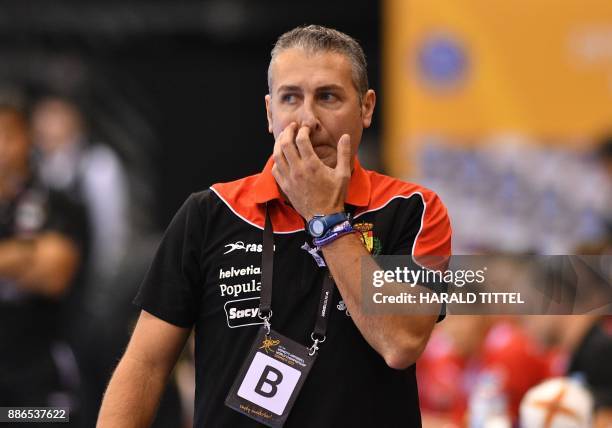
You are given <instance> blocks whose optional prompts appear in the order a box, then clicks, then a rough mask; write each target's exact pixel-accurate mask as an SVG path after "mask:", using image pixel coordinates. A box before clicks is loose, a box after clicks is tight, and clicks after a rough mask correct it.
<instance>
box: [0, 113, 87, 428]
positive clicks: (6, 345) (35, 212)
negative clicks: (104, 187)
mask: <svg viewBox="0 0 612 428" xmlns="http://www.w3.org/2000/svg"><path fill="white" fill-rule="evenodd" d="M29 159H30V139H29V135H28V131H27V123H26V119H25V118H24V116H23V114H22V113H21V112H20V111H19V110H17V109H15V108H13V107H9V106H0V343H1V344H2V345H1V347H2V351H1V352H0V405H1V406H60V405H62V406H70V407H73V404H74V402H73V401H71V397H70V392H71V391H70V389H71V388H73V387H75V386H76V385H75V383H74V382H76V381H77V380H78V374H77V373H76V366H75V365H74V364H73V363H74V361H73V358H72V357H71V354H70V351H69V349H68V348H66V346H65V345H62V344H61V343H60V342H61V341H60V339H61V335H60V331H58V330H59V329H60V328H61V325H60V324H59V322H60V315H61V298H62V297H63V296H65V295H66V293H67V291H68V289H69V288H70V286H71V285H72V284H73V282H74V279H75V276H76V275H77V273H78V271H79V266H80V261H81V259H82V252H83V251H84V249H83V247H84V245H85V239H84V237H85V235H86V220H85V214H84V211H83V210H82V208H81V207H79V206H75V205H73V204H72V203H70V202H69V201H68V200H66V199H65V198H63V197H62V196H61V195H59V194H57V193H54V192H50V191H48V190H46V189H45V188H44V187H42V186H40V185H39V184H38V183H37V182H36V180H35V178H34V174H33V171H32V169H31V164H30V162H29ZM73 409H74V410H76V408H75V407H73ZM73 416H76V415H74V414H73ZM72 420H74V418H73V419H72Z"/></svg>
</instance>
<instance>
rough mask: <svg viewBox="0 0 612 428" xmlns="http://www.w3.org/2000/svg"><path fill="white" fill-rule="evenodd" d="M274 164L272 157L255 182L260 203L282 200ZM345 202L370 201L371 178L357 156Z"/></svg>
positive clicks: (255, 192)
mask: <svg viewBox="0 0 612 428" xmlns="http://www.w3.org/2000/svg"><path fill="white" fill-rule="evenodd" d="M273 165H274V160H273V159H272V157H270V158H269V159H268V161H267V162H266V166H265V167H264V169H263V171H262V172H261V173H260V174H259V176H258V177H257V179H256V181H255V183H254V194H255V202H256V203H258V204H264V203H266V202H269V201H271V200H274V199H278V200H282V195H281V193H280V191H279V190H278V186H277V185H276V180H275V179H274V176H273V175H272V166H273ZM345 202H346V203H347V204H349V205H353V206H356V207H366V206H368V204H369V202H370V179H369V177H368V175H367V173H366V170H365V169H363V167H362V166H361V164H360V163H359V159H357V158H356V157H355V164H354V168H353V173H352V174H351V181H350V182H349V187H348V191H347V194H346V200H345Z"/></svg>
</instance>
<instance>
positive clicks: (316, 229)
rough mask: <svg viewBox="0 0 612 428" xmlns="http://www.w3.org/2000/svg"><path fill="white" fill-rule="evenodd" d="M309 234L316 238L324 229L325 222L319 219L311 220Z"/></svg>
mask: <svg viewBox="0 0 612 428" xmlns="http://www.w3.org/2000/svg"><path fill="white" fill-rule="evenodd" d="M309 229H310V234H311V235H312V236H314V237H315V238H318V237H319V236H321V235H322V234H323V232H324V231H325V224H323V222H322V221H321V220H313V221H312V222H311V223H310V227H309Z"/></svg>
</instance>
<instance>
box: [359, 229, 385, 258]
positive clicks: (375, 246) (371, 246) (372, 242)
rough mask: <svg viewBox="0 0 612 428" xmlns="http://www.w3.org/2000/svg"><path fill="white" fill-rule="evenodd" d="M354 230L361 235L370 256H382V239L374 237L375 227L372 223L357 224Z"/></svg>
mask: <svg viewBox="0 0 612 428" xmlns="http://www.w3.org/2000/svg"><path fill="white" fill-rule="evenodd" d="M353 228H354V229H355V230H358V231H359V233H361V241H362V242H363V245H365V247H366V249H367V250H368V251H369V252H370V254H372V255H373V256H377V255H378V254H380V251H381V249H382V246H381V243H380V239H378V238H377V237H375V236H374V225H373V224H372V223H355V224H354V225H353Z"/></svg>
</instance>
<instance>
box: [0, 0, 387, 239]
mask: <svg viewBox="0 0 612 428" xmlns="http://www.w3.org/2000/svg"><path fill="white" fill-rule="evenodd" d="M379 14H380V12H379V5H378V3H377V2H372V1H368V0H355V1H351V2H348V1H343V2H331V1H324V0H312V1H309V2H307V3H306V2H300V3H298V2H295V3H292V2H285V1H279V0H268V1H265V0H259V1H252V0H249V1H247V0H223V1H221V0H217V1H197V2H196V1H131V2H125V1H94V0H87V1H83V0H80V1H67V0H64V1H57V0H55V1H52V2H49V1H40V0H37V1H31V0H29V1H4V2H0V89H2V88H3V87H9V88H12V87H16V88H19V90H20V91H22V92H23V93H25V95H26V96H27V100H26V101H29V99H34V98H36V97H37V96H39V95H41V94H44V93H47V92H52V93H62V94H65V95H69V96H71V97H72V98H73V99H74V100H76V101H77V102H78V104H79V105H80V106H81V108H82V109H83V111H84V112H85V114H86V116H87V118H88V120H89V122H90V123H89V124H90V130H91V135H92V139H93V140H94V141H98V142H104V143H106V144H108V145H110V146H112V147H113V148H115V150H116V151H117V152H118V153H119V154H120V155H121V157H122V158H123V160H124V161H125V163H126V165H127V167H128V169H129V171H130V177H131V182H132V187H133V190H134V191H133V192H132V194H133V197H134V198H135V199H137V200H138V204H139V205H140V206H143V207H146V208H145V209H144V210H143V211H144V212H145V217H146V216H148V217H149V219H148V220H149V222H150V225H151V226H153V227H154V228H164V227H165V226H166V224H167V223H168V222H169V220H170V218H171V217H172V215H173V213H174V212H175V211H176V209H177V208H178V207H179V206H180V204H181V203H182V201H183V200H184V199H185V198H186V197H187V195H188V194H189V193H191V192H194V191H198V190H201V189H204V188H206V187H208V186H209V185H211V184H213V183H215V182H218V181H228V180H233V179H236V178H239V177H242V176H245V175H249V174H253V173H256V172H258V171H259V170H261V168H262V167H263V164H264V163H265V160H266V159H267V157H268V156H269V154H270V153H271V150H272V145H273V140H272V138H271V136H270V135H269V134H268V133H267V126H266V117H265V110H264V95H265V94H266V93H267V81H266V73H267V66H268V62H269V53H270V49H271V47H272V45H273V43H274V41H275V40H276V38H277V37H278V36H279V35H280V34H282V33H283V32H285V31H287V30H289V29H291V28H293V27H295V26H297V25H301V24H311V23H316V24H322V25H328V26H332V27H335V28H337V29H339V30H342V31H344V32H347V33H348V34H350V35H352V36H354V37H356V38H357V39H358V40H359V41H360V42H361V43H362V45H363V47H364V50H365V52H366V56H367V58H368V61H369V73H370V85H371V86H372V87H373V88H375V89H379V84H378V82H379V76H380V66H379V64H380V39H379V33H380V31H379V26H380V24H379V21H380V19H379ZM379 101H380V98H379ZM379 118H380V110H377V115H375V123H374V126H373V128H372V129H371V130H370V131H368V141H370V142H369V144H374V145H375V144H377V141H378V138H377V135H378V134H377V132H378V131H377V129H378V128H379V127H378V126H377V123H378V120H379ZM152 213H154V214H152Z"/></svg>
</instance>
